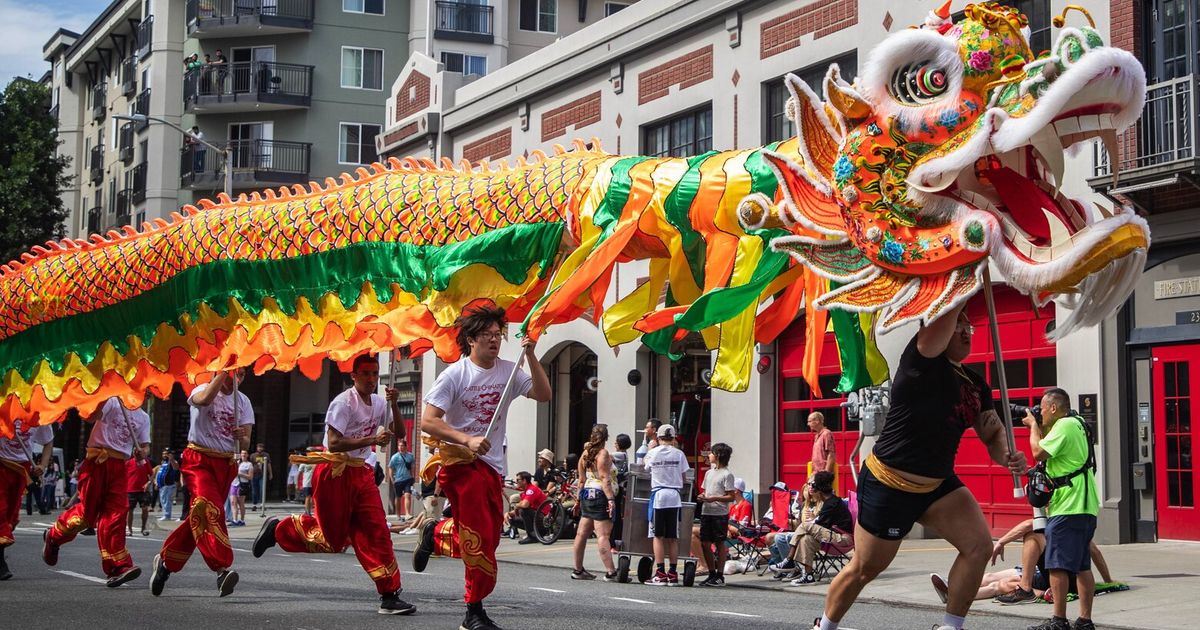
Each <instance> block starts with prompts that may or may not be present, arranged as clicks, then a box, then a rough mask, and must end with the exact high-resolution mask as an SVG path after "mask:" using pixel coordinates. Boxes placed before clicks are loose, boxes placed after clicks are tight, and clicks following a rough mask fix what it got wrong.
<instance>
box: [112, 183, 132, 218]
mask: <svg viewBox="0 0 1200 630" xmlns="http://www.w3.org/2000/svg"><path fill="white" fill-rule="evenodd" d="M132 197H133V191H132V190H130V189H128V188H126V189H124V190H118V191H117V198H116V203H115V204H114V206H115V209H116V211H117V217H116V226H117V227H121V226H125V225H129V219H130V217H131V216H132V215H131V213H130V211H131V210H132V208H133V200H132Z"/></svg>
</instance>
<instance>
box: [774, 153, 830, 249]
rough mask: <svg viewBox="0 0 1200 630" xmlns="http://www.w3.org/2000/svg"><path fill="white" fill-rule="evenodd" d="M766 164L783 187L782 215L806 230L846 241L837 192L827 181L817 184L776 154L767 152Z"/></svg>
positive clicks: (798, 166)
mask: <svg viewBox="0 0 1200 630" xmlns="http://www.w3.org/2000/svg"><path fill="white" fill-rule="evenodd" d="M762 154H763V158H764V161H765V162H766V163H767V165H768V166H770V167H771V170H773V171H775V177H776V178H777V179H778V180H779V182H780V183H782V184H783V185H782V186H780V190H782V191H783V198H784V200H783V203H781V204H780V208H779V213H780V214H782V215H783V216H785V217H787V218H788V219H791V220H792V221H793V222H795V223H799V224H800V225H801V226H803V227H804V228H805V229H808V230H812V231H813V232H817V233H819V234H824V235H826V236H834V237H838V238H844V237H845V236H846V233H845V232H844V231H843V230H844V229H845V221H844V220H843V218H842V210H841V208H840V207H838V205H837V201H835V200H834V198H833V190H832V189H831V188H830V187H829V184H827V183H825V182H824V181H820V180H815V179H814V178H813V177H812V175H811V174H810V173H808V172H807V170H805V169H804V168H803V167H802V166H801V165H799V164H797V163H796V162H794V161H793V160H790V159H788V158H787V157H786V156H784V155H783V154H781V153H776V152H775V151H763V153H762Z"/></svg>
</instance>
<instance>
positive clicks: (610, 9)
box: [604, 2, 629, 17]
mask: <svg viewBox="0 0 1200 630" xmlns="http://www.w3.org/2000/svg"><path fill="white" fill-rule="evenodd" d="M628 7H629V4H628V3H626V2H605V3H604V17H608V16H610V15H612V14H614V13H616V12H617V11H620V10H621V9H625V8H628Z"/></svg>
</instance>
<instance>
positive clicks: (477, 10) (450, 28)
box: [433, 0, 493, 44]
mask: <svg viewBox="0 0 1200 630" xmlns="http://www.w3.org/2000/svg"><path fill="white" fill-rule="evenodd" d="M492 13H493V8H492V7H490V6H488V5H483V4H471V3H468V2H448V1H446V0H438V3H437V14H436V16H437V22H436V23H435V24H434V27H433V36H434V37H436V38H438V39H450V40H458V41H464V42H480V43H484V44H491V43H493V37H492Z"/></svg>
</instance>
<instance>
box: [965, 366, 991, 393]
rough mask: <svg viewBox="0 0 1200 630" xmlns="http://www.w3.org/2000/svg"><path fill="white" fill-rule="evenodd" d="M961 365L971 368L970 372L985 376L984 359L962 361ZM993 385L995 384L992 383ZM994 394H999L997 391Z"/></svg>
mask: <svg viewBox="0 0 1200 630" xmlns="http://www.w3.org/2000/svg"><path fill="white" fill-rule="evenodd" d="M963 367H965V368H967V369H968V370H971V371H972V372H974V373H976V374H978V375H980V376H983V377H987V367H988V364H987V363H986V362H984V361H978V362H976V363H964V364H963ZM993 385H995V384H993ZM996 395H997V396H999V393H997V394H996Z"/></svg>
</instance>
